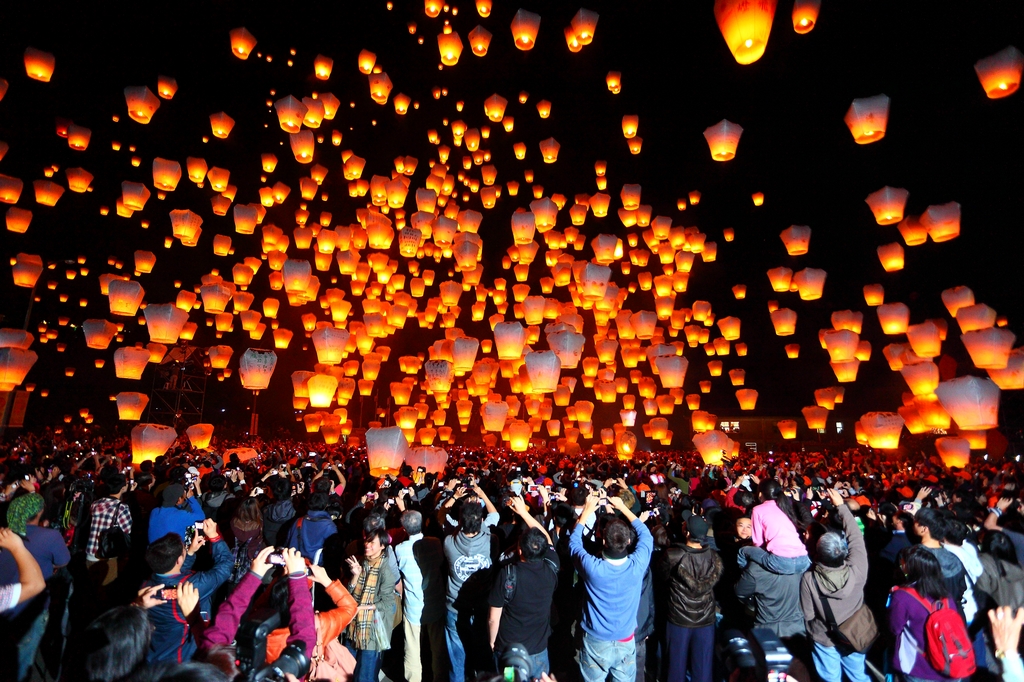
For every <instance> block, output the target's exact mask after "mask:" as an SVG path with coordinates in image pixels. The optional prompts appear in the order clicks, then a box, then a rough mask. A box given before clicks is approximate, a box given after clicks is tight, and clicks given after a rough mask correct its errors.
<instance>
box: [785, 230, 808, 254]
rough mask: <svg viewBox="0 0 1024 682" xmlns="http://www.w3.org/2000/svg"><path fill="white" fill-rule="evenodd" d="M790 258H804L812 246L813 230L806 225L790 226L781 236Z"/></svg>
mask: <svg viewBox="0 0 1024 682" xmlns="http://www.w3.org/2000/svg"><path fill="white" fill-rule="evenodd" d="M779 238H780V239H782V243H783V244H785V245H786V253H788V254H789V255H790V256H802V255H804V254H805V253H807V251H808V249H810V245H811V228H809V227H807V226H806V225H790V226H789V227H787V228H786V229H785V230H783V231H782V234H780V235H779Z"/></svg>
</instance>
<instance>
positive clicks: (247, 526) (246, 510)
mask: <svg viewBox="0 0 1024 682" xmlns="http://www.w3.org/2000/svg"><path fill="white" fill-rule="evenodd" d="M229 528H230V530H231V542H232V547H231V552H232V554H233V555H234V566H233V568H232V570H231V577H230V579H229V580H230V582H231V583H232V584H237V583H238V581H240V580H241V579H242V576H244V575H245V573H246V571H248V570H249V564H250V563H252V561H253V560H254V559H255V558H256V556H257V555H258V554H259V553H260V552H261V551H262V550H263V548H264V547H266V544H265V542H264V539H263V512H261V511H260V503H259V502H258V501H257V500H256V498H255V497H251V496H250V497H246V498H245V499H243V500H242V501H241V502H240V503H239V504H238V506H237V507H235V511H234V514H232V516H231V522H230V524H229Z"/></svg>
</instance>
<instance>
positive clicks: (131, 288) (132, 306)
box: [107, 279, 146, 317]
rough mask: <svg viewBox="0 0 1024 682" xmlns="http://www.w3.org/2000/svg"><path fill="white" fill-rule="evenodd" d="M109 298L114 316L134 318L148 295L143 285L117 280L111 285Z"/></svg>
mask: <svg viewBox="0 0 1024 682" xmlns="http://www.w3.org/2000/svg"><path fill="white" fill-rule="evenodd" d="M107 291H108V292H109V293H108V294H107V297H108V298H109V299H110V313H111V314H112V315H123V316H126V317H131V316H134V315H135V313H136V312H137V311H138V309H139V305H141V304H142V297H143V296H145V295H146V292H145V291H143V289H142V285H141V284H139V283H138V282H135V281H131V280H127V281H125V280H120V279H116V280H114V281H112V282H111V283H110V286H109V288H108V289H107Z"/></svg>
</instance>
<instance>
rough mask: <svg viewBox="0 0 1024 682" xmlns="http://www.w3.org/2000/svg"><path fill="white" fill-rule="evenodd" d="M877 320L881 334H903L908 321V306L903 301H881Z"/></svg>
mask: <svg viewBox="0 0 1024 682" xmlns="http://www.w3.org/2000/svg"><path fill="white" fill-rule="evenodd" d="M878 322H879V323H880V324H881V325H882V333H883V334H888V335H890V336H892V335H894V334H905V333H906V332H907V326H908V324H909V323H910V308H908V307H907V306H906V304H905V303H883V304H882V305H880V306H878Z"/></svg>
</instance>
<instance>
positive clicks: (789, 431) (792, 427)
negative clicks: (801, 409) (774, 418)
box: [775, 419, 797, 440]
mask: <svg viewBox="0 0 1024 682" xmlns="http://www.w3.org/2000/svg"><path fill="white" fill-rule="evenodd" d="M775 426H776V428H778V429H779V435H781V436H782V438H783V440H793V439H794V438H796V429H797V423H796V422H795V421H793V420H792V419H782V420H780V421H778V422H777V423H776V424H775Z"/></svg>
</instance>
